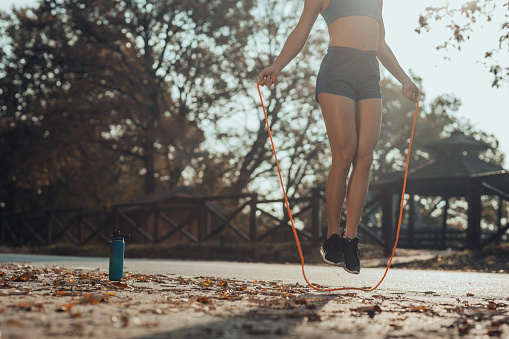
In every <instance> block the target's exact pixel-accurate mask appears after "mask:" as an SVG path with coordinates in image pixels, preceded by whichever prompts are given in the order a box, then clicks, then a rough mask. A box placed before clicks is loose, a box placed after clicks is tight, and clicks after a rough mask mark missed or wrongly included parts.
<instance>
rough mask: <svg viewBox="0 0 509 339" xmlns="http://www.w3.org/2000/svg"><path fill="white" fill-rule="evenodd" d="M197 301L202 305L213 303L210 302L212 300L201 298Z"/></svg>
mask: <svg viewBox="0 0 509 339" xmlns="http://www.w3.org/2000/svg"><path fill="white" fill-rule="evenodd" d="M196 301H197V302H199V303H202V304H211V303H212V301H210V299H209V298H207V297H199V298H198V299H197V300H196Z"/></svg>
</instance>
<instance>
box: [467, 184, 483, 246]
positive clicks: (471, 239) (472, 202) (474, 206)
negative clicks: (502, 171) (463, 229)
mask: <svg viewBox="0 0 509 339" xmlns="http://www.w3.org/2000/svg"><path fill="white" fill-rule="evenodd" d="M481 188H482V187H481V181H480V180H479V179H475V178H471V179H470V192H469V195H468V241H467V243H468V248H469V249H471V250H474V251H475V250H479V249H480V248H481Z"/></svg>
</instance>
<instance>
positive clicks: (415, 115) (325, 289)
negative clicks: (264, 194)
mask: <svg viewBox="0 0 509 339" xmlns="http://www.w3.org/2000/svg"><path fill="white" fill-rule="evenodd" d="M257 86H258V94H259V95H260V102H261V104H262V108H263V114H265V121H266V122H267V130H268V132H269V137H270V143H271V144H272V152H273V153H274V158H275V159H276V166H277V172H278V174H279V181H280V182H281V188H282V189H283V194H284V196H285V203H286V209H287V211H288V215H289V216H290V222H291V223H292V230H293V235H294V237H295V242H296V243H297V247H298V249H299V255H300V263H301V266H302V275H303V276H304V280H306V282H307V284H308V285H309V286H310V287H311V288H313V289H315V290H317V291H326V292H330V291H342V290H357V291H365V292H370V291H374V290H375V289H377V288H378V286H380V284H381V283H382V281H383V280H384V279H385V276H386V275H387V272H388V271H389V267H391V263H392V258H393V257H394V252H396V247H397V246H398V239H399V229H400V227H401V217H402V216H403V203H404V201H405V189H406V179H407V175H408V161H409V160H410V150H411V149H412V140H413V138H414V130H415V121H416V120H417V111H418V110H419V101H417V105H416V107H415V114H414V122H413V125H412V134H411V135H410V142H409V144H408V152H407V156H406V166H405V179H404V181H403V192H402V193H401V206H400V209H399V221H398V231H397V233H396V241H395V242H394V248H393V249H392V254H391V259H390V260H389V263H388V264H387V268H386V269H385V272H384V275H383V276H382V279H380V281H379V282H378V284H376V286H375V287H370V288H359V287H341V288H320V287H316V286H314V285H313V284H311V283H310V282H309V280H308V278H307V277H306V272H305V271H304V256H303V255H302V248H301V246H300V241H299V237H298V235H297V231H296V230H295V225H294V223H293V217H292V212H291V211H290V204H289V203H288V197H287V196H286V190H285V186H284V184H283V177H282V176H281V169H280V168H279V162H278V160H277V155H276V148H275V147H274V140H272V133H271V132H270V126H269V118H268V117H267V111H266V110H265V105H264V104H263V98H262V92H261V91H260V84H257Z"/></svg>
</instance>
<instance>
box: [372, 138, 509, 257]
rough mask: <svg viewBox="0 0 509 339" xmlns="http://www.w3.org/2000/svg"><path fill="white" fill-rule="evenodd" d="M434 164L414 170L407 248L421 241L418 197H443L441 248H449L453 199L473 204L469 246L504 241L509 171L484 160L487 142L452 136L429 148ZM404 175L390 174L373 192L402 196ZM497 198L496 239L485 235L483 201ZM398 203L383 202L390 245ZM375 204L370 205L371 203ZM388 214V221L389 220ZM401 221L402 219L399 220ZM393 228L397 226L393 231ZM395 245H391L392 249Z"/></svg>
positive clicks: (375, 184)
mask: <svg viewBox="0 0 509 339" xmlns="http://www.w3.org/2000/svg"><path fill="white" fill-rule="evenodd" d="M427 147H428V150H429V152H430V155H431V159H430V160H428V161H427V162H425V163H423V164H421V165H420V166H418V167H415V168H412V169H410V170H409V175H408V182H407V192H406V193H407V194H408V195H410V199H409V200H408V205H409V207H410V208H409V210H410V211H409V214H408V225H407V228H406V232H405V233H406V234H405V235H406V239H405V245H406V246H407V247H416V246H415V243H414V240H415V239H414V237H415V215H416V214H415V201H414V195H419V196H439V197H442V199H443V200H444V201H445V207H444V209H443V210H444V213H443V216H442V225H441V226H442V232H441V234H440V236H439V238H438V239H435V242H436V243H435V244H434V246H433V247H435V248H446V247H447V246H446V233H447V232H446V231H447V222H446V221H447V210H448V208H449V199H450V198H465V200H466V201H467V202H468V228H467V232H466V238H467V239H466V244H465V245H466V247H468V248H470V249H474V250H476V249H480V248H481V247H482V246H484V245H486V244H488V243H490V242H493V241H496V240H498V239H500V237H501V236H503V235H504V234H505V232H506V231H507V230H508V229H509V224H507V225H502V224H501V219H502V207H503V201H509V172H508V171H506V170H504V169H503V168H502V167H501V166H499V165H497V164H493V163H490V162H486V161H484V160H482V159H481V158H480V156H479V154H480V152H481V151H484V150H486V149H488V148H489V146H488V145H487V144H485V143H483V142H480V141H477V140H475V139H473V138H470V137H467V136H465V134H464V133H462V132H458V131H457V132H453V133H452V134H451V136H450V137H448V138H446V139H442V140H440V141H437V142H435V143H432V144H429V145H427ZM402 184H403V175H402V174H401V173H398V174H392V175H390V176H389V175H387V176H383V177H381V178H379V179H378V180H376V181H374V182H372V184H371V185H372V186H371V187H372V188H373V189H375V190H376V189H378V190H380V191H381V192H382V194H381V196H385V197H389V196H392V195H393V194H398V192H401V188H402ZM482 195H495V196H497V197H498V199H499V204H498V206H499V210H498V213H497V215H498V223H497V224H498V225H497V226H498V229H497V232H496V233H495V234H493V235H491V236H490V237H485V236H484V235H483V234H482V232H481V196H482ZM393 200H394V199H385V201H384V203H383V207H382V208H383V215H384V218H383V219H384V220H385V222H383V224H385V225H382V231H383V233H385V236H384V240H385V241H386V242H387V241H388V240H389V239H392V238H393V236H394V228H393V225H394V224H395V222H394V219H396V218H394V214H395V215H396V216H398V215H399V211H396V213H393V212H392V211H393V209H394V208H399V206H398V207H396V206H393ZM368 203H369V201H368ZM386 214H387V215H388V216H386ZM396 222H397V220H396ZM389 223H390V225H391V226H392V227H391V226H389ZM389 247H390V246H386V248H389Z"/></svg>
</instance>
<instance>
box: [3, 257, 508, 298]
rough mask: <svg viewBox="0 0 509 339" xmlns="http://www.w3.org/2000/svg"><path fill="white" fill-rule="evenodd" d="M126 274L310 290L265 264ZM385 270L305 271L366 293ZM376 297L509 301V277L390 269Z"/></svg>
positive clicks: (73, 260) (89, 264)
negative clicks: (266, 283) (226, 280)
mask: <svg viewBox="0 0 509 339" xmlns="http://www.w3.org/2000/svg"><path fill="white" fill-rule="evenodd" d="M0 262H4V263H5V262H18V263H30V264H31V265H33V266H36V267H42V266H55V265H56V266H65V267H68V268H83V269H100V270H101V271H107V270H108V264H109V263H108V258H91V257H67V256H65V257H64V256H47V255H46V256H45V255H20V254H5V253H0ZM125 271H130V272H133V273H145V274H176V275H180V276H185V277H192V276H204V277H220V278H230V279H231V278H235V279H240V280H248V281H252V280H264V281H280V282H283V283H291V284H295V283H299V284H301V285H303V284H306V282H305V281H304V279H303V277H302V270H301V267H300V265H296V264H263V263H239V262H221V261H186V260H161V259H126V260H125ZM383 273H384V269H380V268H365V269H362V270H361V273H360V274H359V275H352V274H348V273H346V272H345V271H344V270H343V269H341V268H337V267H331V266H326V265H307V266H306V275H307V277H308V279H309V280H310V281H311V282H312V283H314V284H320V285H322V286H327V287H330V288H335V287H347V286H355V287H367V286H374V285H376V284H377V283H378V281H379V280H380V278H381V277H382V275H383ZM378 291H380V292H385V293H405V294H421V295H422V294H430V295H436V296H441V297H465V296H467V294H468V295H472V294H473V295H475V297H479V298H488V299H490V298H492V299H507V298H509V275H508V274H502V273H500V274H499V273H478V272H448V271H429V270H428V271H424V270H422V271H421V270H408V269H390V270H389V273H388V274H387V276H386V278H385V280H384V282H383V283H382V284H381V285H380V287H379V288H378Z"/></svg>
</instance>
